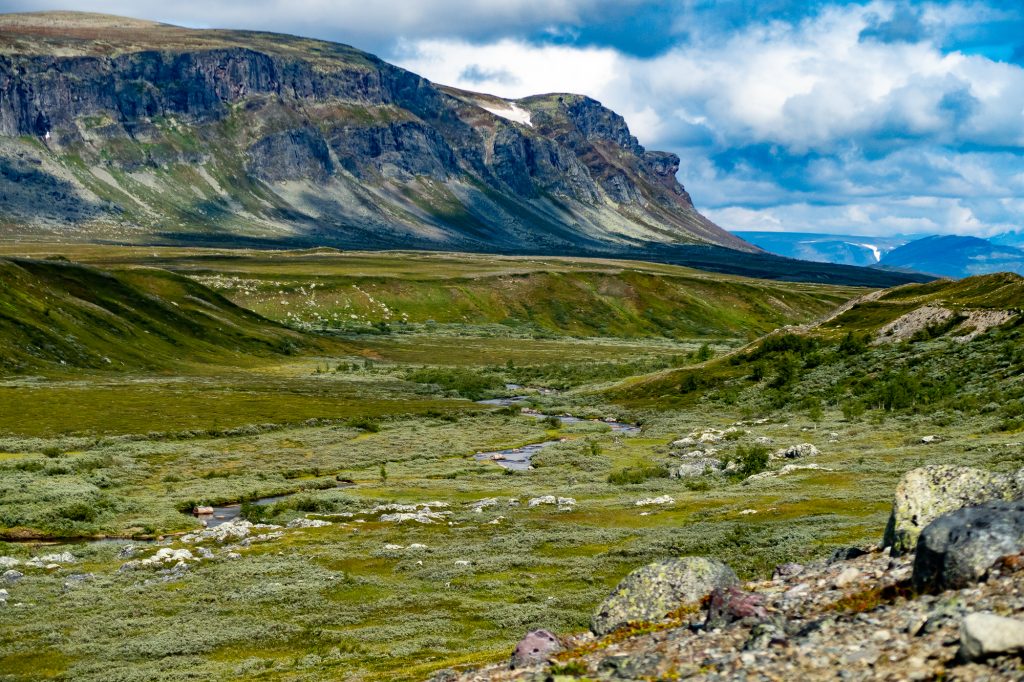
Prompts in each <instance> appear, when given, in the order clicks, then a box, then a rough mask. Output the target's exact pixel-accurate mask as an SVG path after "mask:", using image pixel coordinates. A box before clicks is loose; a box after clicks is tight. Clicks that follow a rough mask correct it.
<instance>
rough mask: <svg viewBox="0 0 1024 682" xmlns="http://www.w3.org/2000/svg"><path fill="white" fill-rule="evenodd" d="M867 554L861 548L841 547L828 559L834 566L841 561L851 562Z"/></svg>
mask: <svg viewBox="0 0 1024 682" xmlns="http://www.w3.org/2000/svg"><path fill="white" fill-rule="evenodd" d="M866 554H867V552H865V551H864V550H863V549H861V548H860V547H840V548H839V549H837V550H836V551H834V552H832V556H830V557H829V558H828V563H830V564H834V563H838V562H840V561H849V560H850V559H856V558H857V557H862V556H865V555H866Z"/></svg>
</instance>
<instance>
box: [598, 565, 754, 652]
mask: <svg viewBox="0 0 1024 682" xmlns="http://www.w3.org/2000/svg"><path fill="white" fill-rule="evenodd" d="M738 582H739V580H738V579H737V578H736V574H735V573H734V572H733V570H732V569H731V568H729V567H728V566H726V565H725V564H723V563H722V562H720V561H716V560H714V559H708V558H705V557H681V558H679V559H668V560H666V561H658V562H655V563H653V564H648V565H647V566H644V567H642V568H638V569H637V570H635V571H633V572H632V573H630V574H629V575H627V576H626V577H625V578H624V579H623V580H622V582H620V583H619V584H618V586H617V587H616V588H615V589H614V590H613V591H612V593H611V594H610V595H609V596H608V598H607V599H605V600H604V602H603V603H602V604H601V605H600V606H599V607H598V609H597V611H595V612H594V615H593V617H592V618H591V621H590V629H591V630H592V631H593V632H594V634H596V635H606V634H608V633H609V632H612V631H614V630H616V629H618V628H620V627H622V626H624V625H626V624H627V623H630V622H636V621H640V622H644V621H658V620H662V619H663V618H665V616H667V615H668V614H670V613H672V612H673V611H675V610H677V609H679V608H680V607H687V606H695V605H697V604H698V603H699V602H700V601H701V600H702V599H703V598H704V597H706V596H707V595H708V594H710V593H711V592H712V591H713V590H714V589H716V588H726V587H730V586H732V585H736V584H737V583H738Z"/></svg>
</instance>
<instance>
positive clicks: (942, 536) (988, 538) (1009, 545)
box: [913, 500, 1024, 592]
mask: <svg viewBox="0 0 1024 682" xmlns="http://www.w3.org/2000/svg"><path fill="white" fill-rule="evenodd" d="M1021 550H1024V500H1018V501H1015V502H986V503H985V504H981V505H978V506H975V507H966V508H964V509H958V510H957V511H954V512H950V513H948V514H944V515H942V516H940V517H939V518H937V519H935V520H934V521H932V522H931V523H930V524H928V526H927V527H926V528H925V529H924V530H923V531H922V532H921V536H920V538H919V539H918V541H917V553H916V555H915V557H914V576H913V578H914V587H915V588H916V589H917V590H918V591H922V592H923V591H939V590H948V589H957V588H961V587H966V586H968V585H972V584H974V583H976V582H978V580H980V579H982V578H983V577H984V576H985V574H986V573H987V572H988V571H989V569H990V568H991V567H992V565H993V564H994V563H995V562H996V561H997V560H998V559H999V558H1000V557H1003V556H1007V555H1011V554H1019V553H1020V552H1021Z"/></svg>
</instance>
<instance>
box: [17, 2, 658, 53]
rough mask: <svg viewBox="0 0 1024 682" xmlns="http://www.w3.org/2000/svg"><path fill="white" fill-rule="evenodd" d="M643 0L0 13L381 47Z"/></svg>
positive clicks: (208, 5)
mask: <svg viewBox="0 0 1024 682" xmlns="http://www.w3.org/2000/svg"><path fill="white" fill-rule="evenodd" d="M645 4H650V2H649V0H502V1H501V2H492V1H491V0H413V1H410V0H371V1H369V2H368V1H366V0H218V1H217V2H208V1H207V0H175V2H171V3H168V2H165V1H162V0H2V1H0V11H7V12H21V11H37V10H47V9H52V10H57V9H61V10H77V11H86V12H103V13H108V14H119V15H125V16H132V17H137V18H146V19H153V20H156V21H165V22H168V23H175V24H181V25H187V26H193V27H217V28H239V29H244V28H249V29H259V30H271V31H279V32H287V33H297V34H301V35H307V36H313V37H318V38H325V39H333V40H340V41H342V42H350V43H353V44H355V45H356V46H357V47H361V48H363V49H370V50H377V49H386V48H387V47H389V46H390V45H391V44H392V43H393V42H394V41H395V39H396V37H399V36H405V37H417V38H424V37H434V36H460V37H462V38H466V39H470V40H481V39H489V38H495V37H497V36H502V35H509V34H523V35H525V34H532V33H534V32H536V31H538V30H543V29H544V28H546V27H557V26H564V25H570V26H571V25H584V24H587V23H590V22H593V21H600V20H601V18H602V17H603V16H606V15H608V14H611V15H624V14H628V13H630V12H632V11H635V10H636V9H637V8H638V7H640V6H643V5H645Z"/></svg>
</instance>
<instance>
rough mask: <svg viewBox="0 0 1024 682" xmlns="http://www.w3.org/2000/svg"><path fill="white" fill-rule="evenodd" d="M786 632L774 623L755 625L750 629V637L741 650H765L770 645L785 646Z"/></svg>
mask: <svg viewBox="0 0 1024 682" xmlns="http://www.w3.org/2000/svg"><path fill="white" fill-rule="evenodd" d="M786 641H787V638H786V632H785V630H783V629H782V628H780V627H779V626H778V625H777V624H776V623H756V624H755V625H754V627H752V628H750V636H749V637H748V638H747V641H746V643H745V644H744V645H743V648H744V649H745V650H747V651H755V650H758V649H767V648H768V647H769V646H771V645H772V644H785V643H786Z"/></svg>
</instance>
